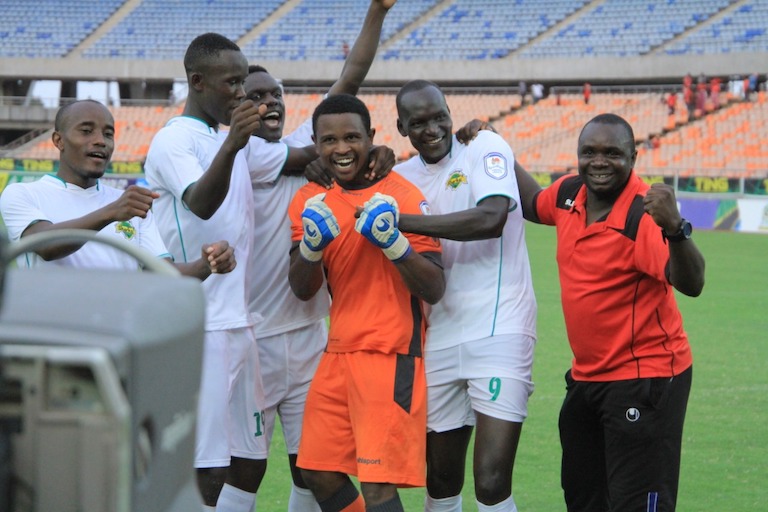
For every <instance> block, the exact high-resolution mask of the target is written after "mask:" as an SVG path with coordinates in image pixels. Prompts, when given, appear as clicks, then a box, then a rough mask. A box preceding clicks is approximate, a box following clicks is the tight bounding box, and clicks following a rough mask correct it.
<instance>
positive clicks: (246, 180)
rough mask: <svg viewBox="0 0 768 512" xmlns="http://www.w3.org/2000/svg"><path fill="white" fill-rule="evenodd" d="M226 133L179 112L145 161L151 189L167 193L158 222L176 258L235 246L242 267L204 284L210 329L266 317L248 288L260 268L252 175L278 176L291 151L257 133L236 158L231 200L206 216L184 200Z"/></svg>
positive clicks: (158, 203)
mask: <svg viewBox="0 0 768 512" xmlns="http://www.w3.org/2000/svg"><path fill="white" fill-rule="evenodd" d="M225 137H226V134H225V133H219V132H217V131H216V130H214V129H212V128H211V127H209V126H208V125H207V124H206V123H204V122H202V121H201V120H199V119H196V118H193V117H187V116H181V117H176V118H173V119H171V120H170V121H168V123H167V124H166V125H165V127H164V128H162V129H161V130H160V131H159V132H158V133H157V134H156V135H155V137H154V139H153V140H152V144H151V145H150V147H149V152H148V154H147V161H146V163H145V164H144V165H145V172H146V177H147V181H148V182H149V184H150V187H151V188H152V189H153V190H155V191H156V192H158V193H160V197H159V198H158V199H156V200H155V202H154V211H155V214H156V220H157V225H158V227H159V229H160V234H161V236H162V237H163V240H164V241H165V243H166V244H167V246H168V249H169V250H170V251H171V254H173V256H174V258H175V259H176V261H185V262H186V261H189V260H194V259H197V258H199V257H200V254H201V250H202V246H203V245H204V244H206V243H211V242H216V241H219V240H226V241H227V242H229V245H230V246H231V247H233V248H234V250H235V259H236V260H237V266H236V267H235V269H234V270H233V271H232V272H229V273H227V274H213V275H211V276H210V277H209V278H208V279H206V280H205V281H204V282H203V290H204V292H205V297H206V311H205V313H206V330H209V331H212V330H224V329H235V328H240V327H247V326H252V325H253V324H254V321H257V320H259V319H258V318H254V317H253V316H252V315H251V314H250V313H249V311H248V303H249V289H248V287H247V286H246V283H248V282H249V275H250V273H251V272H253V271H254V270H256V271H258V270H257V269H254V268H253V261H252V258H251V251H252V248H253V244H254V226H253V222H254V220H253V194H252V192H251V179H252V177H254V178H258V179H259V180H262V181H274V180H275V179H276V178H277V175H278V172H279V170H280V167H281V165H282V164H280V163H279V162H282V161H283V160H284V159H285V155H286V154H287V148H286V146H285V145H283V144H267V143H266V142H265V141H264V140H262V139H257V138H256V137H251V140H250V141H249V143H248V145H246V147H245V148H243V149H242V150H241V151H239V152H238V154H237V156H236V157H235V162H234V164H233V168H232V175H231V181H230V185H229V192H228V193H227V196H226V197H225V199H224V202H223V203H222V204H221V206H220V207H219V209H218V210H217V211H216V213H214V214H213V216H212V217H211V218H210V219H208V220H203V219H201V218H199V217H198V216H197V215H195V214H194V213H192V212H191V211H190V210H189V209H188V208H187V207H186V205H185V204H184V203H183V202H182V200H181V198H182V196H183V194H184V191H185V190H187V188H188V187H189V186H190V185H192V184H193V183H195V182H196V181H197V180H198V179H200V177H201V176H202V175H203V173H204V172H206V171H207V169H208V168H209V167H210V165H211V162H213V159H214V157H215V156H216V154H217V153H218V151H219V149H220V148H221V145H222V144H223V142H224V140H225ZM249 169H250V170H251V172H250V174H249ZM275 169H276V171H274V173H272V170H275ZM258 243H261V241H259V242H258Z"/></svg>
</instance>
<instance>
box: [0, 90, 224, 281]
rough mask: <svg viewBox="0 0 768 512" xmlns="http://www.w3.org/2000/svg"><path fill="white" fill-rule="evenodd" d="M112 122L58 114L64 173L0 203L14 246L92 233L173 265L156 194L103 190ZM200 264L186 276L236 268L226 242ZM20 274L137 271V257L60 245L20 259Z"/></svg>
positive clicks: (71, 112)
mask: <svg viewBox="0 0 768 512" xmlns="http://www.w3.org/2000/svg"><path fill="white" fill-rule="evenodd" d="M114 137H115V122H114V120H113V118H112V114H111V113H110V112H109V110H108V109H107V107H105V106H104V105H102V104H101V103H99V102H96V101H93V100H82V101H76V102H74V103H70V104H68V105H66V106H64V107H62V108H61V109H59V111H58V112H57V113H56V119H55V121H54V132H53V135H52V137H51V138H52V141H53V144H54V145H55V146H56V148H57V149H58V150H59V170H58V172H57V173H56V175H46V176H43V177H42V178H41V179H40V180H38V181H34V182H30V183H13V184H11V185H9V186H8V187H7V188H6V189H5V190H4V191H3V194H2V195H0V210H2V216H3V220H4V222H5V225H6V227H7V228H8V235H9V237H10V239H11V240H19V239H21V238H23V237H25V236H29V235H32V234H35V233H42V232H45V231H50V230H58V229H87V230H93V231H98V232H99V233H100V234H101V235H103V236H104V237H115V238H118V239H121V240H124V241H126V242H128V243H131V244H133V245H135V246H137V247H141V248H142V249H145V250H147V251H149V252H150V253H151V254H155V255H156V256H157V257H159V258H166V259H168V260H169V261H170V254H169V253H168V251H167V249H166V248H165V244H164V243H163V241H162V239H161V238H160V233H159V232H158V230H157V227H156V226H155V222H154V219H153V217H152V212H151V211H150V207H151V206H152V201H153V200H154V199H155V198H156V197H157V194H154V193H152V192H151V191H150V190H147V189H146V188H143V187H139V186H135V185H134V186H130V187H128V188H127V189H126V190H124V191H123V190H119V189H116V188H114V187H110V186H108V185H105V184H103V183H102V182H101V181H100V178H101V177H102V176H103V175H104V172H105V171H106V168H107V165H108V164H109V161H110V159H111V158H112V152H113V151H114V148H115V138H114ZM201 251H202V257H201V258H200V259H198V260H195V261H193V262H190V263H179V264H177V265H176V267H177V268H178V270H179V271H180V272H181V273H182V274H185V275H189V276H192V277H197V278H198V279H206V278H207V277H208V276H210V275H211V274H212V273H226V272H229V271H230V270H232V268H234V266H235V259H234V253H233V251H232V248H231V247H229V244H228V243H227V242H226V241H222V242H217V243H215V244H211V245H203V246H202V247H201ZM19 264H20V266H22V267H24V266H26V267H33V266H40V265H56V266H61V267H76V268H115V269H136V268H138V262H137V261H136V260H135V259H134V258H133V256H131V255H129V254H126V253H124V252H122V251H120V250H118V249H115V248H112V247H108V246H106V245H102V244H99V243H86V242H85V241H83V242H60V243H52V244H49V245H46V246H44V247H40V248H38V249H36V251H35V253H34V254H25V255H22V256H20V257H19Z"/></svg>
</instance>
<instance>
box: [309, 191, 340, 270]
mask: <svg viewBox="0 0 768 512" xmlns="http://www.w3.org/2000/svg"><path fill="white" fill-rule="evenodd" d="M324 199H325V193H321V194H317V195H315V196H312V197H310V198H309V199H307V201H306V202H305V203H304V211H303V212H302V213H301V224H302V227H303V230H304V236H303V237H302V239H301V242H299V250H300V251H301V255H302V256H303V257H304V259H306V260H307V261H310V262H317V261H320V260H321V259H322V257H323V249H325V248H326V247H328V244H330V243H331V242H333V240H334V239H335V238H336V237H337V236H339V234H340V233H341V229H340V228H339V222H338V221H337V220H336V216H335V215H334V214H333V212H332V211H331V209H330V208H329V207H328V205H327V204H325V201H324Z"/></svg>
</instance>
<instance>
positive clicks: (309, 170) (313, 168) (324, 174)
mask: <svg viewBox="0 0 768 512" xmlns="http://www.w3.org/2000/svg"><path fill="white" fill-rule="evenodd" d="M304 177H305V178H307V181H309V182H311V183H317V184H318V185H320V186H321V187H323V188H326V189H331V188H333V183H334V179H333V175H332V174H331V173H330V172H329V171H328V169H326V168H325V167H323V164H322V162H321V161H320V159H319V158H316V159H315V160H312V161H311V162H310V163H309V164H308V165H307V166H306V167H305V168H304Z"/></svg>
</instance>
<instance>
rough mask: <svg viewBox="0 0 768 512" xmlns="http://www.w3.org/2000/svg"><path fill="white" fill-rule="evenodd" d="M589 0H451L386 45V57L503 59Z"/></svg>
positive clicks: (408, 58) (384, 55) (384, 54)
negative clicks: (472, 0)
mask: <svg viewBox="0 0 768 512" xmlns="http://www.w3.org/2000/svg"><path fill="white" fill-rule="evenodd" d="M585 3H587V2H586V1H573V0H570V1H569V0H513V1H510V0H490V1H485V2H467V1H463V2H462V1H459V2H448V3H447V4H448V5H446V7H445V8H443V9H442V10H441V11H439V12H438V13H437V14H435V15H434V16H433V17H432V18H430V19H429V20H427V21H426V23H424V24H423V25H421V26H419V27H418V28H416V29H414V30H413V31H411V32H410V33H408V34H406V35H405V36H404V37H401V38H399V39H398V40H397V41H396V42H394V43H393V44H392V45H390V46H388V47H386V48H385V50H384V53H383V58H384V59H402V60H412V59H413V60H441V59H456V58H459V59H469V60H482V59H499V58H502V57H505V56H506V55H508V54H509V53H510V52H512V51H514V50H516V49H517V48H519V47H520V46H522V45H523V44H525V43H527V42H528V41H530V40H531V39H533V38H534V37H536V36H537V35H539V34H541V33H543V32H545V31H546V30H547V29H549V28H550V27H552V26H554V25H555V24H556V23H558V22H559V21H561V20H562V19H564V18H565V17H567V16H568V15H570V14H572V13H573V12H575V11H576V10H578V9H579V8H581V6H582V5H584V4H585Z"/></svg>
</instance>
